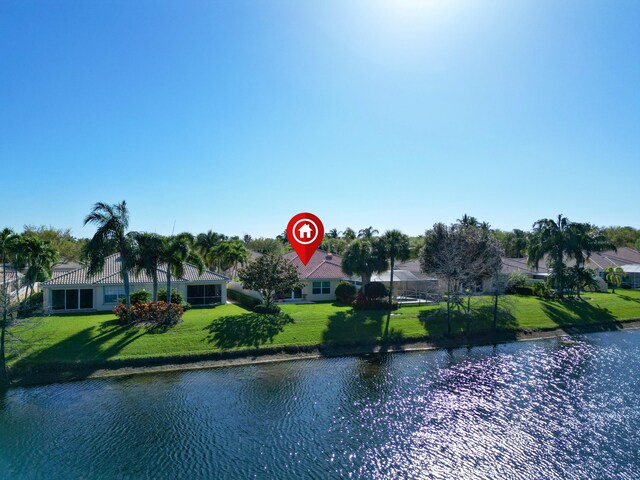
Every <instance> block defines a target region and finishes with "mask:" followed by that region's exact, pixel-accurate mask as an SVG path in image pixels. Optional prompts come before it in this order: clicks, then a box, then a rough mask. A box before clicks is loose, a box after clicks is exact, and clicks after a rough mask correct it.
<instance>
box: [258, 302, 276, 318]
mask: <svg viewBox="0 0 640 480" xmlns="http://www.w3.org/2000/svg"><path fill="white" fill-rule="evenodd" d="M253 311H254V312H255V313H261V314H263V315H277V314H278V313H280V307H278V306H277V305H269V306H266V305H263V304H262V303H259V304H258V305H256V306H255V307H253Z"/></svg>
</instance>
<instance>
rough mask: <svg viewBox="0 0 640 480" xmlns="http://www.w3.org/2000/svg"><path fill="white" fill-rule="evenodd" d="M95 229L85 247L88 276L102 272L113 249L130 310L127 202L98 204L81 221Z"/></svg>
mask: <svg viewBox="0 0 640 480" xmlns="http://www.w3.org/2000/svg"><path fill="white" fill-rule="evenodd" d="M89 223H91V224H93V225H96V226H97V230H96V233H95V234H94V235H93V237H92V238H91V240H89V243H88V244H87V247H86V253H87V256H88V258H89V269H88V270H89V274H96V273H101V272H102V271H103V270H104V261H105V258H106V257H107V256H108V255H110V254H111V253H112V249H113V248H114V247H115V250H116V252H117V253H118V254H119V255H120V276H121V277H122V282H123V283H124V296H125V304H126V306H127V308H129V307H131V288H130V285H129V270H131V269H132V268H134V267H135V260H136V251H135V248H136V243H135V236H134V235H132V234H128V233H127V229H128V228H129V210H128V208H127V202H125V201H122V202H121V203H117V204H114V205H109V204H107V203H104V202H98V203H96V204H95V205H94V206H93V209H92V210H91V213H90V214H89V215H87V216H86V217H85V218H84V225H87V224H89Z"/></svg>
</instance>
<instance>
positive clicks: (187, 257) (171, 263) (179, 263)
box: [163, 233, 205, 304]
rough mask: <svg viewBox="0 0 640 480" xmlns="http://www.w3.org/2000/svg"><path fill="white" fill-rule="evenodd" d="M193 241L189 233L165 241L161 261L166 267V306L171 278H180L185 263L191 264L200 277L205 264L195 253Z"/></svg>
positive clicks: (169, 293) (169, 295)
mask: <svg viewBox="0 0 640 480" xmlns="http://www.w3.org/2000/svg"><path fill="white" fill-rule="evenodd" d="M194 245H195V239H194V238H193V235H191V234H190V233H180V234H178V235H176V236H174V237H170V238H169V239H168V240H167V244H166V249H165V250H164V253H163V261H164V263H166V265H167V304H170V303H171V277H172V276H175V277H182V276H183V275H184V270H185V267H186V264H187V263H191V264H193V265H194V266H195V267H196V268H197V269H198V273H199V274H201V275H202V273H203V272H204V271H205V264H204V260H203V259H202V256H201V255H200V254H199V253H198V252H197V250H196V248H195V247H194Z"/></svg>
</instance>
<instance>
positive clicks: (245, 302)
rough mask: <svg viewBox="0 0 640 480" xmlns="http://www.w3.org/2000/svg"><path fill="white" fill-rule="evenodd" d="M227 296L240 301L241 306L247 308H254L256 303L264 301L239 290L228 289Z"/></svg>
mask: <svg viewBox="0 0 640 480" xmlns="http://www.w3.org/2000/svg"><path fill="white" fill-rule="evenodd" d="M227 297H228V298H229V299H230V300H234V301H236V302H238V304H239V305H240V306H241V307H244V308H246V309H247V310H252V311H253V308H254V307H255V306H256V305H260V304H261V303H262V302H261V301H260V300H258V299H257V298H253V297H251V296H249V295H247V294H246V293H242V292H239V291H238V290H232V289H228V290H227Z"/></svg>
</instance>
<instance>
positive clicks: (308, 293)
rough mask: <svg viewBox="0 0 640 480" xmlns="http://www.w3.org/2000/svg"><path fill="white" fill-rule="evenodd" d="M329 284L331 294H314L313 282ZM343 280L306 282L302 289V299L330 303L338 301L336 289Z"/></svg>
mask: <svg viewBox="0 0 640 480" xmlns="http://www.w3.org/2000/svg"><path fill="white" fill-rule="evenodd" d="M327 281H328V282H329V283H330V284H331V293H329V294H328V295H327V294H315V295H314V294H313V282H327ZM340 282H342V280H317V279H316V280H305V281H304V287H303V288H302V298H304V299H306V300H309V301H311V302H330V301H332V300H335V299H336V287H337V286H338V284H339V283H340Z"/></svg>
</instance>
